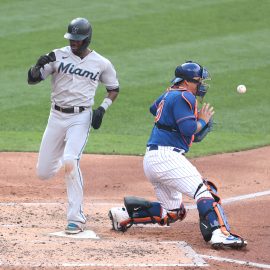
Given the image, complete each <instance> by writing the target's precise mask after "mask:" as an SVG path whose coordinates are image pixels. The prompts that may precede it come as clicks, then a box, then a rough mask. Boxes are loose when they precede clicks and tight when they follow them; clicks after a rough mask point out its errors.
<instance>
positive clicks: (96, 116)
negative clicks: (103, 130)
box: [92, 106, 105, 129]
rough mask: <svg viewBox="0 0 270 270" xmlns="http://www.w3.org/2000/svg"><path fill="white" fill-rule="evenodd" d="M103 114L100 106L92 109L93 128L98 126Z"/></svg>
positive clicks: (103, 110) (103, 111)
mask: <svg viewBox="0 0 270 270" xmlns="http://www.w3.org/2000/svg"><path fill="white" fill-rule="evenodd" d="M104 114H105V109H104V108H103V107H101V106H99V107H98V108H97V109H96V110H94V111H93V117H92V127H93V128H94V129H99V128H100V126H101V123H102V118H103V116H104Z"/></svg>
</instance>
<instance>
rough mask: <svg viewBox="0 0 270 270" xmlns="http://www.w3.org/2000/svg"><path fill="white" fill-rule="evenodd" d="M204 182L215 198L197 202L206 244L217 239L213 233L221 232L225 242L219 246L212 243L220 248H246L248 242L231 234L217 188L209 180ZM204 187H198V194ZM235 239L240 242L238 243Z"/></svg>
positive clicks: (206, 198) (202, 199) (205, 198)
mask: <svg viewBox="0 0 270 270" xmlns="http://www.w3.org/2000/svg"><path fill="white" fill-rule="evenodd" d="M203 182H204V185H205V186H206V187H207V190H208V191H209V192H210V193H211V195H212V197H213V199H212V198H208V197H204V198H201V199H200V200H198V201H197V207H198V211H199V216H200V230H201V233H202V235H203V238H204V240H205V241H206V242H208V241H210V240H211V242H213V241H212V237H214V238H216V236H213V232H214V231H215V232H216V231H217V230H219V231H220V232H221V233H222V234H223V235H224V237H225V238H224V239H223V240H222V241H223V242H221V243H218V244H217V243H214V244H213V243H212V244H213V245H215V246H218V245H219V246H220V247H221V246H222V245H224V246H225V245H226V246H227V247H228V246H230V247H232V248H242V247H244V246H246V245H247V242H246V241H244V240H243V238H241V237H240V236H238V235H236V234H232V233H231V232H230V226H229V223H228V219H227V217H226V215H225V213H224V209H223V207H222V205H221V200H220V197H219V196H218V195H217V187H216V186H215V185H214V184H213V183H212V182H210V181H208V180H204V181H203ZM202 186H203V184H201V185H200V186H199V187H198V189H197V191H196V193H197V192H199V190H200V188H201V187H202ZM203 192H204V191H203ZM196 193H195V196H196ZM195 196H194V197H195ZM228 239H230V241H229V240H228ZM231 239H233V240H231ZM235 239H238V240H237V241H236V240H235Z"/></svg>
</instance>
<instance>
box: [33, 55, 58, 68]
mask: <svg viewBox="0 0 270 270" xmlns="http://www.w3.org/2000/svg"><path fill="white" fill-rule="evenodd" d="M55 60H56V57H55V53H54V52H50V53H49V54H48V55H42V56H40V57H39V59H38V61H37V63H36V67H39V68H43V67H44V66H45V65H46V64H49V63H50V62H54V61H55Z"/></svg>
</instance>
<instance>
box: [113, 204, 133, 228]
mask: <svg viewBox="0 0 270 270" xmlns="http://www.w3.org/2000/svg"><path fill="white" fill-rule="evenodd" d="M108 216H109V218H110V220H111V221H112V229H113V230H115V231H122V232H124V231H126V230H127V225H128V224H129V222H130V218H129V215H128V212H127V210H126V208H125V207H113V208H111V209H110V211H109V213H108Z"/></svg>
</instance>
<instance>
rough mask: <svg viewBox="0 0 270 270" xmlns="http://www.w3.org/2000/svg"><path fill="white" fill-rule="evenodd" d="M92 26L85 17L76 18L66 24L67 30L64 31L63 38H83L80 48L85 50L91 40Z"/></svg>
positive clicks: (77, 39)
mask: <svg viewBox="0 0 270 270" xmlns="http://www.w3.org/2000/svg"><path fill="white" fill-rule="evenodd" d="M91 37H92V27H91V24H90V23H89V22H88V20H87V19H85V18H76V19H74V20H72V21H71V22H70V23H69V25H68V31H67V33H65V35H64V38H66V39H69V40H76V41H79V40H83V41H84V42H83V45H82V47H81V48H80V50H85V49H86V48H87V47H88V45H89V44H90V42H91Z"/></svg>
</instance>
